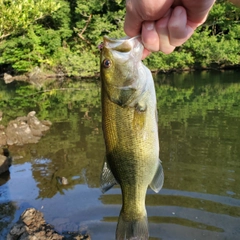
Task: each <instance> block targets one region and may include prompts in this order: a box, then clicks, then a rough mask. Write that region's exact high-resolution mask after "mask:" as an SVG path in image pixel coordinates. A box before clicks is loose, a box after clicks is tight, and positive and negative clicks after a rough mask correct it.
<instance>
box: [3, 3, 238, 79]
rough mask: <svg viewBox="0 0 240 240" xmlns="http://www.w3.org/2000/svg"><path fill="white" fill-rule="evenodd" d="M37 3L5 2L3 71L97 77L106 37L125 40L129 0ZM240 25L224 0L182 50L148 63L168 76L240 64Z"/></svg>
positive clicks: (235, 11) (235, 12) (156, 56)
mask: <svg viewBox="0 0 240 240" xmlns="http://www.w3.org/2000/svg"><path fill="white" fill-rule="evenodd" d="M34 3H35V1H34V0H25V1H3V0H2V2H1V0H0V11H1V10H2V12H3V13H5V15H4V14H3V15H2V16H0V36H1V35H2V36H3V37H2V39H3V40H2V41H1V37H0V66H1V65H8V66H11V67H12V68H13V69H15V71H16V73H23V72H29V71H31V70H32V69H33V68H34V67H36V66H38V67H40V68H42V69H43V70H46V71H48V70H51V71H55V72H58V71H61V72H64V73H66V74H67V75H68V76H91V75H92V76H93V75H95V74H96V73H97V72H99V67H98V65H99V51H98V48H97V46H98V45H99V44H100V42H101V41H102V38H103V36H104V35H108V36H110V37H115V38H120V37H122V36H124V35H125V33H124V32H123V24H124V16H125V1H123V0H111V1H110V0H94V1H85V0H71V1H70V0H61V1H58V2H56V1H46V0H41V1H37V3H36V4H35V5H34ZM10 6H11V7H10ZM14 9H15V10H14ZM19 9H20V10H21V11H20V10H19ZM14 11H15V12H14ZM13 12H14V14H13ZM5 18H6V19H7V21H6V20H4V21H5V22H4V24H3V19H5ZM239 21H240V9H238V8H236V7H235V6H233V5H232V4H231V3H229V2H227V1H225V0H219V1H217V2H216V4H215V5H214V7H213V9H212V10H211V12H210V15H209V17H208V20H207V22H206V23H205V24H204V25H203V26H202V27H199V28H198V29H197V31H196V32H195V33H194V35H193V36H192V37H191V39H190V40H188V41H187V42H186V43H185V44H184V45H183V46H182V47H179V48H176V50H175V51H174V52H173V53H171V54H169V55H165V54H162V53H153V54H151V56H150V57H148V58H147V59H146V60H145V63H146V64H147V66H148V67H149V68H150V69H152V70H162V71H170V70H173V69H174V70H175V69H189V68H195V67H204V68H208V67H211V66H212V65H213V64H218V66H220V67H224V66H232V65H239V63H240V41H239V36H240V24H239ZM6 36H8V37H7V38H6ZM4 37H5V38H4Z"/></svg>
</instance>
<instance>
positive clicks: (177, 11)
mask: <svg viewBox="0 0 240 240" xmlns="http://www.w3.org/2000/svg"><path fill="white" fill-rule="evenodd" d="M182 12H183V10H182V8H181V7H176V8H175V9H174V10H173V15H174V17H178V16H179V15H181V14H182Z"/></svg>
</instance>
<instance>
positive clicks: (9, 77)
mask: <svg viewBox="0 0 240 240" xmlns="http://www.w3.org/2000/svg"><path fill="white" fill-rule="evenodd" d="M3 80H4V81H5V83H6V84H8V83H11V82H13V81H14V78H13V76H12V75H10V74H7V73H4V75H3Z"/></svg>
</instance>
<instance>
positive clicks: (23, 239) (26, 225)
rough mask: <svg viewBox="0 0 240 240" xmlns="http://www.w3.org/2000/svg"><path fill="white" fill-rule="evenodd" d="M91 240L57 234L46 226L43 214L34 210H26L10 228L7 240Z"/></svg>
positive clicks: (83, 237) (86, 236)
mask: <svg viewBox="0 0 240 240" xmlns="http://www.w3.org/2000/svg"><path fill="white" fill-rule="evenodd" d="M62 239H65V240H70V239H71V240H91V238H90V236H89V235H88V234H84V235H81V234H78V233H68V234H67V236H62V235H60V234H58V233H57V232H56V231H55V230H54V228H53V226H51V225H50V224H47V223H46V222H45V220H44V217H43V213H41V212H39V211H37V210H36V209H35V208H28V209H26V210H25V211H24V212H23V213H22V215H21V216H20V218H19V220H18V221H17V223H16V224H15V225H14V226H13V227H12V228H11V230H10V231H9V233H8V235H7V240H62Z"/></svg>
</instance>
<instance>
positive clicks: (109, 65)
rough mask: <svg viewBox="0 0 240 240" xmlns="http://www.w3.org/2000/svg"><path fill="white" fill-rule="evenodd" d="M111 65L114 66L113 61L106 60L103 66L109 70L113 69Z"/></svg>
mask: <svg viewBox="0 0 240 240" xmlns="http://www.w3.org/2000/svg"><path fill="white" fill-rule="evenodd" d="M111 65H112V62H111V60H109V59H105V60H104V61H103V66H104V67H105V68H109V67H111Z"/></svg>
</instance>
